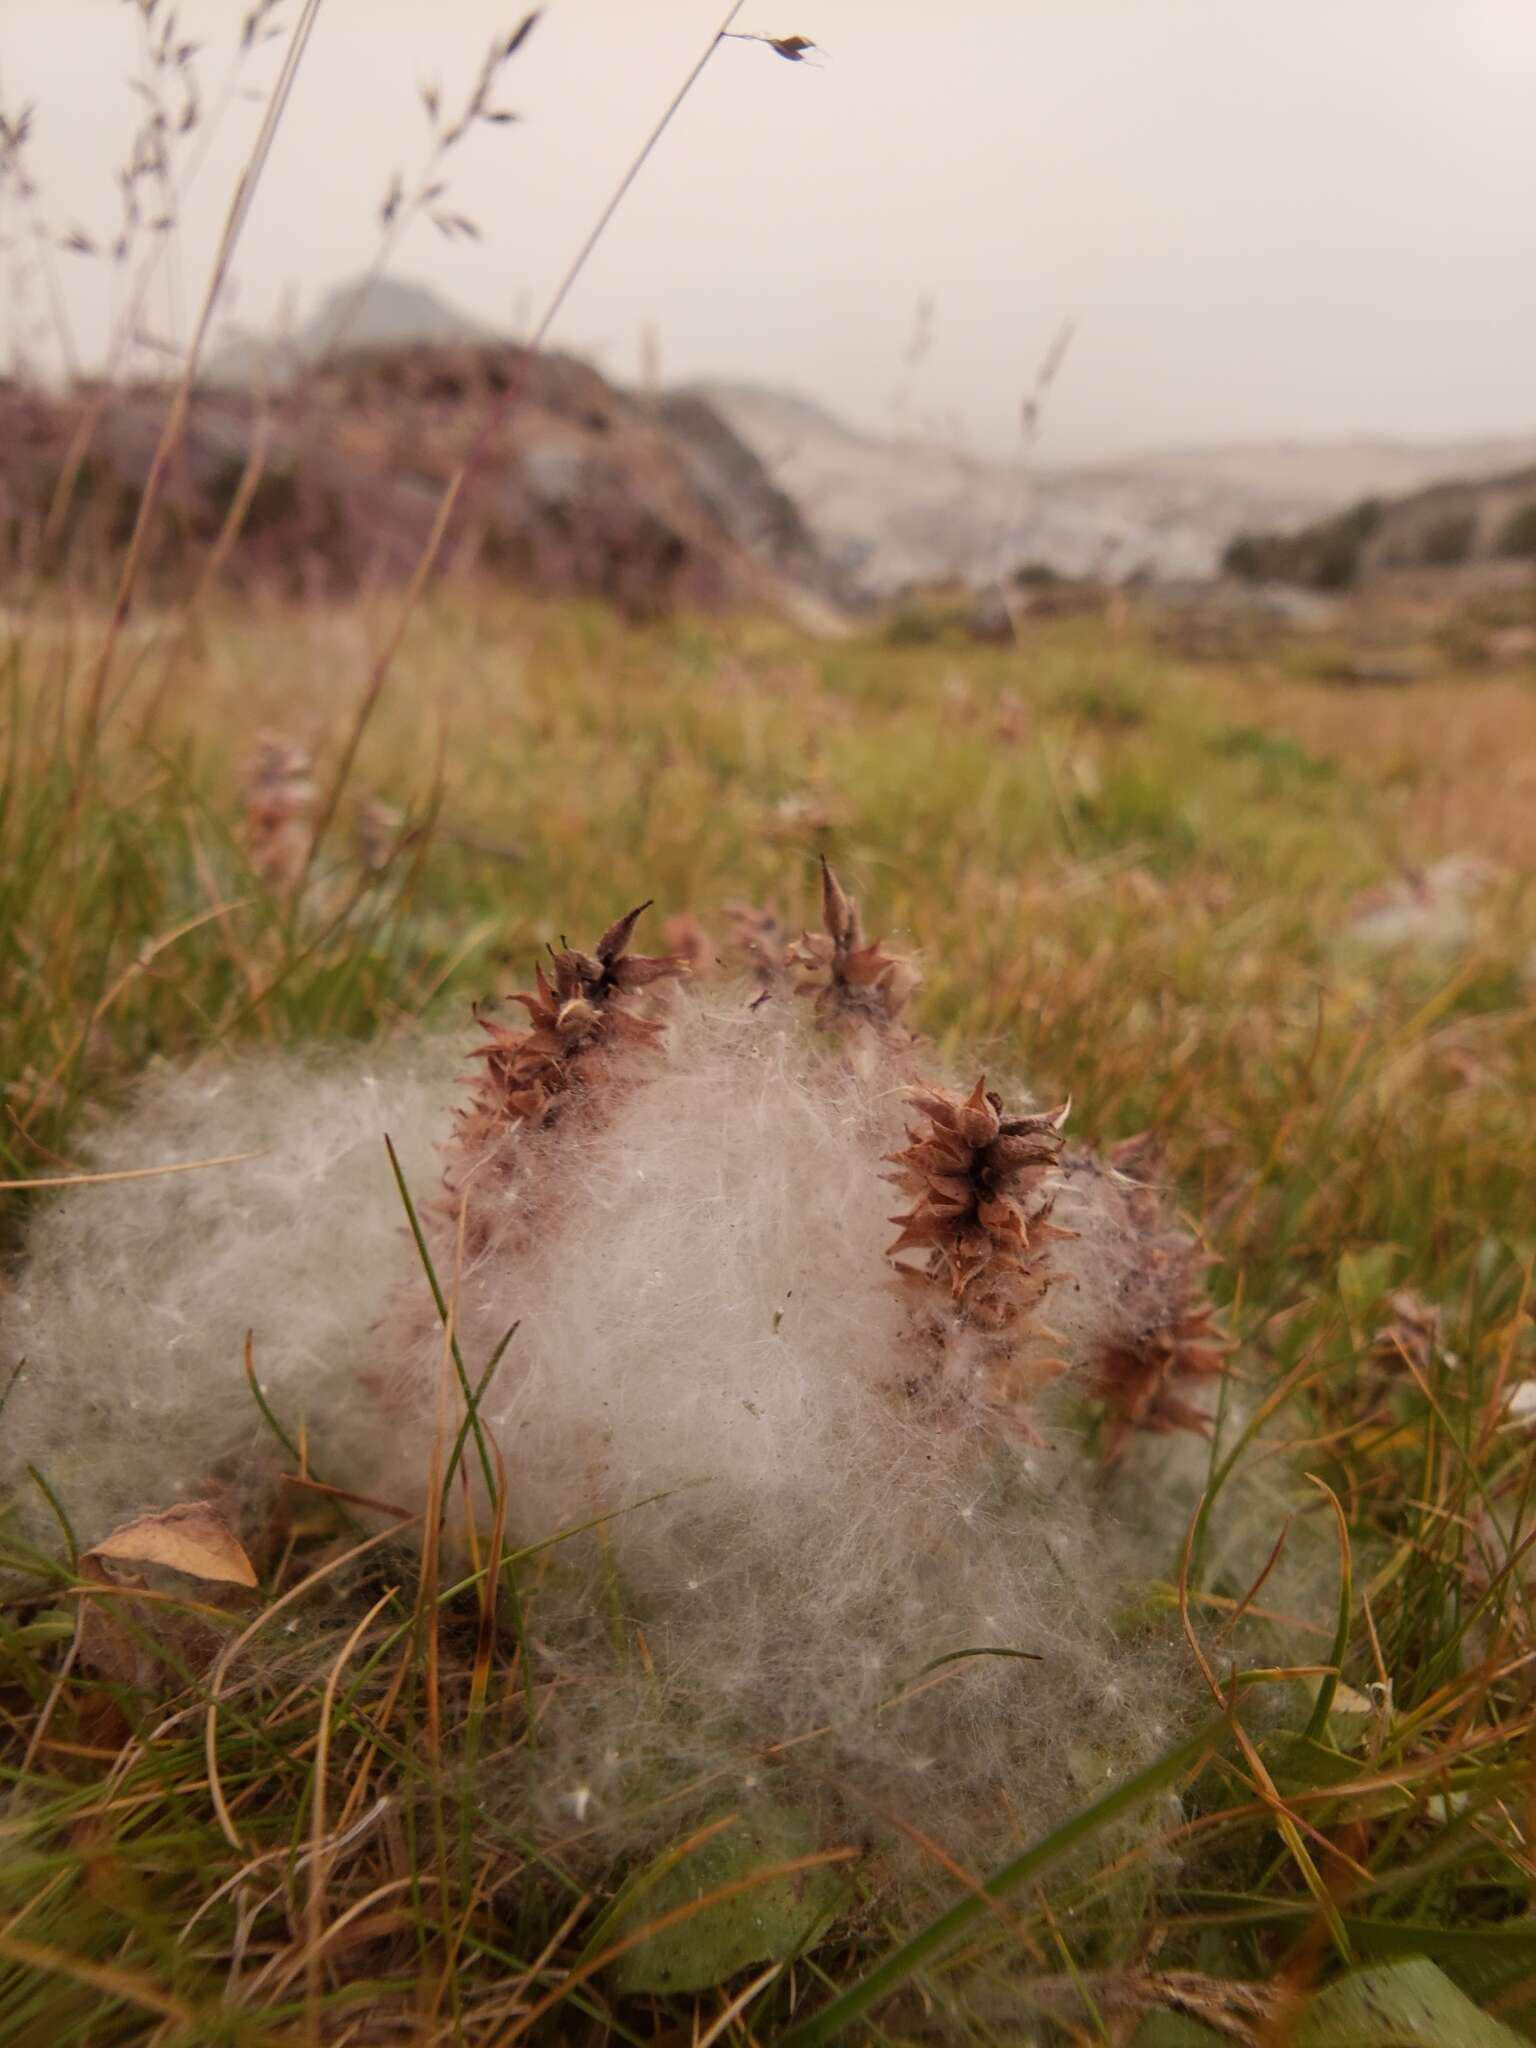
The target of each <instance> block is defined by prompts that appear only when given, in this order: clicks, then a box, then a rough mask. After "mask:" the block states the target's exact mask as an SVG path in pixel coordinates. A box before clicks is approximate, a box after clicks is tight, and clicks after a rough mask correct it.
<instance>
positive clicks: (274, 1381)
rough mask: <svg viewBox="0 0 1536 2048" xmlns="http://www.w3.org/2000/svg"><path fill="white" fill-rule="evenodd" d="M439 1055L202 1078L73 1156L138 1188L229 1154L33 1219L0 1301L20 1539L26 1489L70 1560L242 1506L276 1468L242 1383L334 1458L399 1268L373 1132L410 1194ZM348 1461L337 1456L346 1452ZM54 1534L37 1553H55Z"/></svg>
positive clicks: (299, 1061)
mask: <svg viewBox="0 0 1536 2048" xmlns="http://www.w3.org/2000/svg"><path fill="white" fill-rule="evenodd" d="M457 1051H458V1042H457V1040H456V1039H455V1040H454V1041H452V1042H449V1041H446V1040H438V1041H436V1042H432V1041H427V1042H424V1043H421V1044H417V1045H412V1046H408V1047H404V1048H401V1049H399V1050H394V1051H380V1050H369V1051H366V1052H358V1051H350V1052H346V1053H338V1054H332V1055H329V1056H325V1057H301V1056H299V1055H296V1054H288V1055H284V1056H281V1057H276V1056H272V1055H262V1056H252V1057H239V1058H227V1059H222V1058H221V1059H214V1058H209V1059H207V1060H204V1061H201V1062H199V1063H197V1064H195V1065H193V1066H190V1067H182V1068H173V1067H164V1068H161V1069H159V1070H157V1071H152V1072H151V1073H149V1074H148V1075H147V1076H146V1077H145V1078H144V1080H143V1082H142V1084H141V1086H140V1089H139V1092H138V1096H137V1099H136V1101H135V1103H134V1105H133V1107H132V1108H131V1109H130V1110H129V1111H128V1112H127V1113H126V1114H125V1115H123V1116H121V1117H119V1118H118V1119H117V1120H116V1121H114V1122H111V1123H107V1124H105V1125H103V1126H102V1127H101V1128H100V1129H99V1130H97V1131H96V1132H95V1133H94V1135H93V1136H92V1137H91V1138H90V1139H89V1141H88V1142H87V1143H86V1144H85V1145H84V1146H83V1148H82V1149H83V1150H84V1152H85V1154H86V1156H87V1159H88V1163H89V1164H90V1166H91V1167H92V1168H93V1169H96V1170H100V1171H105V1172H112V1171H139V1170H142V1169H144V1168H152V1167H156V1166H164V1165H171V1164H176V1163H180V1162H183V1161H190V1160H199V1159H216V1158H223V1157H228V1156H230V1155H233V1154H237V1153H242V1152H255V1153H257V1154H258V1155H259V1156H257V1157H256V1158H252V1159H246V1160H242V1161H240V1162H239V1163H238V1164H234V1165H228V1166H210V1167H208V1168H206V1169H204V1170H201V1171H197V1172H189V1173H178V1174H168V1175H164V1176H160V1177H149V1178H144V1179H139V1180H131V1181H125V1182H117V1183H107V1184H104V1185H96V1186H80V1187H75V1188H71V1189H68V1190H67V1191H66V1192H64V1193H62V1194H60V1195H59V1196H57V1197H55V1198H54V1199H53V1200H52V1201H51V1202H50V1203H49V1204H48V1205H47V1206H46V1207H45V1208H43V1209H42V1210H41V1211H40V1213H39V1215H38V1217H37V1218H36V1220H35V1222H34V1225H33V1228H32V1232H31V1236H30V1240H29V1245H28V1258H27V1262H26V1264H25V1266H24V1267H23V1269H22V1271H21V1273H20V1274H19V1276H18V1280H17V1284H16V1286H15V1288H14V1290H13V1291H12V1292H11V1293H10V1294H9V1295H8V1296H6V1297H4V1298H3V1299H0V1359H4V1361H5V1370H6V1376H7V1377H8V1378H9V1376H10V1374H11V1372H12V1371H14V1370H15V1368H16V1366H17V1365H18V1364H19V1365H20V1370H19V1372H17V1373H16V1376H15V1379H14V1382H13V1384H12V1385H11V1390H10V1395H9V1398H8V1400H7V1402H6V1406H5V1410H4V1416H3V1433H4V1442H5V1456H4V1465H3V1468H0V1499H4V1498H5V1497H6V1496H8V1495H14V1496H15V1498H16V1501H17V1504H18V1511H19V1513H20V1514H21V1516H22V1517H23V1520H24V1525H25V1527H26V1528H27V1530H28V1531H29V1533H31V1534H32V1535H34V1536H40V1535H42V1534H44V1533H45V1532H46V1530H47V1528H48V1526H49V1518H48V1512H47V1510H46V1508H45V1506H44V1504H43V1502H42V1500H41V1498H40V1497H39V1495H38V1493H37V1492H36V1490H35V1489H34V1488H32V1487H31V1486H29V1485H28V1483H27V1480H26V1475H25V1471H24V1467H25V1465H26V1464H28V1463H30V1464H32V1465H34V1466H35V1467H36V1468H37V1469H38V1470H39V1471H40V1472H42V1473H43V1474H44V1475H45V1476H46V1478H47V1479H48V1482H49V1484H50V1485H51V1486H52V1487H53V1489H54V1491H55V1493H56V1494H57V1496H58V1497H59V1499H60V1501H61V1502H62V1504H63V1505H64V1507H65V1509H66V1511H67V1513H68V1514H69V1516H70V1518H71V1521H72V1523H73V1526H74V1530H75V1534H76V1535H77V1536H78V1538H79V1539H80V1541H81V1542H82V1543H90V1542H93V1541H95V1540H96V1539H97V1538H98V1537H100V1536H102V1535H104V1534H105V1533H106V1531H107V1530H108V1529H110V1528H111V1527H112V1526H113V1523H114V1521H116V1520H119V1519H121V1518H122V1517H123V1516H125V1515H129V1514H134V1513H137V1512H138V1511H139V1510H141V1509H143V1508H145V1507H146V1506H154V1505H163V1504H166V1503H168V1502H170V1501H172V1500H176V1499H184V1498H187V1497H189V1496H192V1495H195V1494H198V1493H200V1492H201V1493H207V1492H208V1491H209V1490H210V1488H212V1487H214V1486H215V1485H216V1486H217V1487H218V1489H219V1490H220V1492H221V1493H224V1494H227V1495H228V1496H229V1497H230V1498H231V1500H232V1502H233V1503H234V1504H235V1505H237V1506H241V1507H246V1508H249V1507H250V1505H251V1504H252V1500H253V1497H254V1496H255V1495H256V1494H257V1493H258V1492H259V1491H262V1490H264V1489H265V1487H266V1486H267V1484H268V1482H269V1481H270V1478H271V1476H272V1474H273V1473H274V1472H275V1471H276V1470H278V1469H279V1467H280V1464H281V1461H282V1458H283V1452H282V1447H281V1445H280V1444H279V1443H278V1442H277V1440H276V1439H275V1438H274V1437H273V1436H272V1433H271V1431H270V1430H269V1429H268V1428H267V1426H266V1424H265V1423H264V1422H263V1420H262V1418H261V1415H260V1412H259V1410H258V1408H257V1406H256V1404H255V1402H254V1401H253V1400H252V1399H251V1397H250V1395H249V1393H248V1391H247V1389H246V1387H245V1384H244V1374H243V1363H242V1361H243V1352H244V1345H245V1337H246V1332H247V1331H250V1332H251V1336H252V1353H253V1359H254V1363H255V1368H256V1372H257V1376H258V1378H259V1380H260V1382H261V1384H262V1386H263V1388H264V1389H265V1390H266V1393H267V1395H268V1398H269V1400H270V1402H271V1404H272V1407H273V1409H274V1412H275V1413H276V1414H277V1415H278V1416H279V1417H280V1418H281V1419H282V1420H283V1422H284V1425H285V1427H286V1428H287V1429H288V1430H289V1431H290V1432H297V1431H299V1430H301V1429H302V1430H304V1431H305V1433H306V1435H307V1437H308V1438H309V1440H310V1441H311V1443H312V1444H313V1445H314V1447H315V1449H314V1457H315V1464H316V1466H317V1468H318V1469H320V1470H321V1471H324V1469H325V1453H323V1452H322V1450H321V1449H320V1446H321V1445H322V1444H326V1443H330V1442H332V1441H335V1442H336V1452H335V1455H336V1456H337V1457H338V1458H340V1457H343V1456H345V1457H347V1458H348V1459H349V1460H351V1459H353V1458H355V1457H356V1455H357V1454H358V1453H359V1452H362V1453H363V1454H364V1455H365V1456H366V1452H365V1450H364V1446H365V1444H366V1442H367V1441H368V1439H369V1437H370V1434H377V1432H376V1431H375V1432H370V1427H369V1423H368V1417H367V1411H366V1407H365V1405H364V1404H363V1403H361V1402H360V1401H359V1398H358V1384H359V1378H358V1376H359V1374H360V1373H362V1372H365V1371H366V1368H367V1362H368V1358H369V1354H370V1350H371V1349H372V1347H373V1346H374V1345H375V1344H376V1341H377V1340H376V1337H375V1336H374V1334H373V1330H374V1326H375V1325H376V1324H377V1322H378V1320H379V1317H380V1315H381V1314H382V1312H383V1310H384V1308H385V1305H386V1303H387V1302H388V1300H389V1296H390V1291H391V1289H392V1288H393V1287H394V1286H395V1285H396V1284H397V1282H398V1276H399V1271H400V1265H401V1259H402V1256H403V1245H402V1230H403V1225H404V1217H403V1214H402V1212H401V1208H400V1201H399V1197H398V1195H397V1194H396V1192H395V1190H394V1187H393V1184H392V1181H391V1178H390V1173H389V1166H388V1160H387V1157H386V1155H385V1151H384V1144H383V1133H384V1131H385V1130H386V1129H387V1130H388V1131H390V1132H391V1133H392V1134H393V1136H394V1139H395V1142H396V1144H397V1146H398V1147H399V1148H400V1151H401V1154H402V1157H403V1159H404V1160H405V1161H406V1162H407V1169H408V1171H410V1172H411V1173H412V1174H413V1175H414V1176H416V1177H418V1178H428V1177H430V1176H431V1175H432V1174H433V1172H434V1171H435V1155H434V1150H433V1143H434V1138H435V1137H436V1136H437V1135H438V1134H440V1132H441V1130H442V1127H443V1125H444V1122H445V1121H446V1115H447V1108H448V1105H449V1104H450V1102H451V1099H452V1095H453V1077H454V1073H455V1070H456V1066H455V1063H456V1055H457ZM348 1445H351V1446H352V1449H350V1450H349V1449H347V1446H348ZM54 1533H55V1534H56V1533H57V1532H56V1531H55V1532H54Z"/></svg>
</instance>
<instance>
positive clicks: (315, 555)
mask: <svg viewBox="0 0 1536 2048" xmlns="http://www.w3.org/2000/svg"><path fill="white" fill-rule="evenodd" d="M169 403H170V395H169V393H168V392H167V391H165V390H163V389H160V388H156V387H145V386H140V387H135V388H106V387H97V388H91V387H78V388H76V389H75V390H73V391H71V392H69V393H68V394H66V395H64V396H62V397H57V398H55V397H50V396H47V395H45V394H41V393H38V392H35V391H31V390H24V389H21V388H18V387H14V386H13V387H8V388H4V389H0V540H3V542H4V566H5V570H6V573H7V575H8V576H14V575H15V574H17V573H18V572H23V571H33V572H41V573H44V574H48V573H53V572H56V571H57V570H59V569H60V568H62V567H63V566H64V565H65V564H66V563H67V564H68V566H69V569H70V572H71V574H73V575H76V576H82V575H83V576H85V577H89V576H90V575H91V574H92V573H99V574H101V575H103V576H108V575H110V573H111V569H112V565H113V562H114V559H115V558H119V557H120V551H121V547H122V545H123V542H124V540H125V539H126V537H127V535H128V534H129V533H130V532H131V531H132V527H133V522H134V519H135V517H136V515H137V510H138V506H139V503H140V499H141V497H142V493H143V490H144V487H145V483H146V480H147V478H148V476H149V472H150V466H151V463H152V461H153V458H154V452H155V448H156V446H157V444H158V441H159V437H160V432H161V428H162V426H163V423H164V420H165V417H166V412H167V408H168V406H169ZM466 461H468V462H469V464H470V472H469V480H468V483H467V485H466V487H465V489H464V490H463V492H462V495H461V497H460V499H459V502H458V505H457V508H456V510H455V513H454V516H453V518H452V520H451V522H450V524H449V527H448V530H447V533H446V536H445V539H444V543H443V563H444V567H445V569H446V570H447V571H449V572H453V571H456V570H457V571H464V570H469V569H479V570H483V571H489V572H491V573H494V574H499V575H504V576H506V577H508V578H510V579H511V580H513V581H515V582H517V583H519V584H521V585H524V586H527V587H529V588H533V589H537V590H541V591H549V592H576V593H584V594H588V595H593V596H597V597H601V598H604V599H607V600H608V601H610V602H612V603H613V604H615V605H616V606H618V607H619V608H620V609H621V610H623V611H624V612H625V613H626V614H628V615H630V616H633V617H645V616H649V615H652V614H654V613H656V612H659V611H665V610H667V609H670V608H672V607H674V606H697V607H701V608H706V609H715V608H720V607H727V606H765V607H771V608H786V609H795V608H796V607H797V604H798V601H799V598H800V594H801V586H805V587H808V588H809V589H811V590H813V591H815V592H818V593H820V594H822V595H826V594H829V579H828V578H827V577H826V575H825V572H824V570H823V569H822V567H821V564H820V562H819V558H818V557H817V554H816V551H815V548H814V544H813V543H811V541H810V540H809V537H808V535H807V534H806V533H805V531H804V529H803V528H802V527H800V526H799V524H798V521H797V518H796V515H795V513H794V508H793V507H792V506H790V505H789V504H788V502H787V501H780V500H779V494H778V493H777V492H775V490H774V488H773V486H772V485H771V483H770V482H769V480H768V478H767V476H766V474H765V473H764V472H763V470H762V466H761V464H759V463H758V462H757V459H756V458H755V457H754V456H753V455H752V454H751V453H750V451H749V450H747V449H746V448H745V447H744V446H743V445H742V444H741V443H739V442H737V441H736V440H735V437H734V436H733V435H732V434H731V433H730V430H729V429H728V428H727V427H725V425H724V424H723V422H719V421H713V422H708V421H704V420H703V419H701V418H699V417H697V416H695V417H694V418H693V419H691V421H690V422H689V432H688V433H687V434H686V435H685V434H683V433H680V432H678V431H676V430H675V427H674V425H673V424H672V423H671V422H669V420H668V418H667V416H666V411H665V409H664V408H662V409H658V408H656V407H653V406H650V405H648V404H647V403H645V402H644V401H641V400H637V399H633V398H630V397H628V396H626V395H625V394H624V393H623V392H621V391H619V390H617V389H616V388H615V387H614V386H613V385H611V384H609V383H608V382H607V381H606V379H604V378H603V377H602V376H601V375H599V373H598V372H597V371H596V370H594V369H592V368H591V367H590V366H589V365H587V364H585V363H582V362H578V361H577V360H575V359H574V358H572V357H569V356H560V355H539V354H532V353H530V352H529V351H527V350H524V349H519V348H513V347H510V346H507V345H504V344H500V343H495V342H480V341H465V342H457V341H453V342H444V343H440V344H421V345H417V346H412V347H395V346H373V347H367V348H354V349H351V350H349V351H346V352H343V353H339V354H337V355H336V356H335V357H334V358H333V359H332V360H331V361H330V362H329V363H325V362H323V361H322V362H320V363H317V364H316V365H314V366H312V367H311V369H310V370H309V371H308V372H307V373H306V374H305V375H304V376H302V377H301V378H299V379H297V380H296V381H294V382H293V383H291V384H289V385H287V386H286V387H284V388H283V389H282V390H280V391H278V392H277V393H275V394H274V395H273V396H272V398H271V399H270V400H264V399H263V398H261V397H260V396H258V395H257V394H256V393H254V392H252V391H251V390H249V389H244V390H242V389H241V388H239V387H238V386H236V385H225V386H211V387H208V388H205V389H202V390H200V391H199V392H198V393H197V394H196V396H195V397H194V400H193V404H192V408H191V413H190V417H189V419H188V422H187V426H186V431H185V434H184V436H183V438H182V442H181V446H180V448H179V449H178V452H177V456H176V459H175V462H174V464H173V466H172V469H171V471H170V473H169V475H168V477H167V479H166V482H165V486H164V489H163V492H162V496H161V501H160V502H161V508H162V516H161V518H160V519H159V521H158V522H157V527H156V536H155V545H154V550H153V553H152V556H151V559H150V561H149V564H148V574H149V576H150V577H151V579H155V578H158V579H160V580H161V581H162V582H167V581H168V582H175V581H177V580H184V579H185V578H186V577H188V576H193V577H195V576H196V575H197V574H199V573H201V570H202V569H203V567H204V566H205V565H206V564H207V563H208V562H209V561H210V560H211V559H212V557H213V555H214V553H215V551H219V552H220V553H223V554H225V561H224V566H223V569H222V572H221V573H222V575H223V576H224V578H225V580H226V581H229V582H232V583H234V584H235V585H237V586H239V585H263V586H267V587H275V588H277V589H280V590H283V591H287V592H290V593H293V594H315V593H322V592H324V593H330V592H340V591H346V590H350V589H355V588H357V587H359V586H361V585H363V584H364V583H368V582H373V581H380V580H382V581H385V582H389V581H394V580H399V579H401V578H403V577H405V576H407V575H408V574H409V573H410V572H411V570H412V569H413V568H414V567H415V564H416V563H417V561H418V560H419V559H420V557H421V554H422V551H423V549H424V548H425V547H426V545H427V544H428V541H429V538H430V536H431V534H432V531H433V526H434V522H435V520H436V518H437V516H438V508H439V505H440V503H441V500H442V493H443V489H444V486H445V485H446V484H447V483H448V481H449V479H450V478H451V477H452V476H453V475H454V474H455V472H456V471H457V470H458V469H459V467H460V465H461V464H462V463H464V462H466ZM232 508H238V511H239V519H238V532H237V533H234V534H233V538H232V539H231V534H232V532H233V527H232V525H231V515H232ZM226 543H227V544H228V545H227V547H226Z"/></svg>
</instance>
